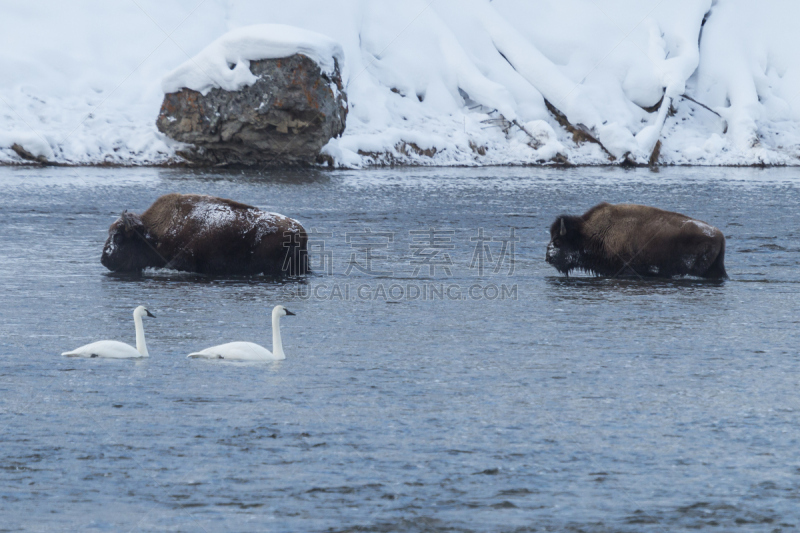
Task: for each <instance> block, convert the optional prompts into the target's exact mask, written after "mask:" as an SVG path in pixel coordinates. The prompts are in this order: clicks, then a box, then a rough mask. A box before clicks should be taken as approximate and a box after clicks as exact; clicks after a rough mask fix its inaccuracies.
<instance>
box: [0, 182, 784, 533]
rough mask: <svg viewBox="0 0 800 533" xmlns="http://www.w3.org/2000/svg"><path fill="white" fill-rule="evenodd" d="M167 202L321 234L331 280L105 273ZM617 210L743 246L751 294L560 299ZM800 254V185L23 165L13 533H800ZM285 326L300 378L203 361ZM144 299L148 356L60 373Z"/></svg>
mask: <svg viewBox="0 0 800 533" xmlns="http://www.w3.org/2000/svg"><path fill="white" fill-rule="evenodd" d="M169 192H182V193H190V192H192V193H204V194H211V195H216V196H222V197H226V198H232V199H235V200H239V201H242V202H245V203H249V204H252V205H256V206H258V207H260V208H263V209H265V210H269V211H275V212H279V213H283V214H286V215H288V216H291V217H294V218H297V219H298V220H300V221H301V222H302V223H303V225H304V226H305V227H306V228H307V229H309V230H311V229H313V230H314V233H313V235H312V239H313V242H312V245H313V246H312V258H311V259H312V264H313V265H314V273H313V274H310V275H308V276H305V277H303V278H297V279H294V278H290V279H271V278H261V277H247V278H209V277H203V276H198V275H193V274H186V273H181V272H174V271H169V270H148V271H146V272H145V273H144V274H143V275H141V276H120V275H114V274H111V273H110V272H108V271H106V269H105V268H104V267H103V266H102V265H101V264H100V253H101V249H102V246H103V243H104V241H105V238H106V235H107V230H108V226H109V224H111V222H113V221H114V220H115V218H116V217H117V216H118V215H119V214H120V212H121V211H122V210H123V209H128V210H131V211H134V212H141V211H143V210H144V209H146V208H147V207H148V206H149V205H150V204H151V203H152V202H153V201H154V200H155V199H156V198H158V197H159V196H160V195H162V194H165V193H169ZM600 201H608V202H634V203H642V204H649V205H655V206H658V207H662V208H664V209H669V210H674V211H679V212H682V213H685V214H688V215H690V216H693V217H695V218H698V219H700V220H704V221H706V222H708V223H710V224H713V225H715V226H717V227H719V228H720V229H721V230H722V231H723V232H724V233H725V235H726V237H727V239H728V241H727V256H726V266H727V271H728V274H729V275H730V279H729V280H727V281H724V282H710V281H705V280H698V279H677V280H653V279H645V280H643V279H630V278H628V279H610V278H594V277H591V276H575V277H569V278H566V277H564V276H561V275H558V273H557V272H556V271H555V270H554V269H553V268H552V267H550V266H549V265H547V264H546V263H545V261H544V254H545V246H546V244H547V240H548V235H547V232H546V230H547V228H548V227H549V225H550V223H551V222H552V221H553V220H554V218H555V217H556V215H558V214H561V213H573V214H580V213H582V212H584V211H585V210H586V209H588V208H589V207H591V206H592V205H594V204H596V203H598V202H600ZM798 237H800V169H792V168H777V169H750V168H724V169H720V168H667V169H663V170H662V171H661V172H659V173H651V172H649V171H647V170H643V169H639V170H623V169H618V168H615V169H605V168H573V169H542V168H480V169H380V170H363V171H337V172H317V171H285V172H273V171H269V172H267V171H264V172H252V173H245V172H200V171H190V170H172V169H147V168H143V169H102V168H96V169H83V168H76V169H68V168H45V169H40V168H9V167H6V168H0V284H1V285H0V287H1V288H2V290H1V291H0V361H2V363H1V366H0V439H1V440H0V442H1V444H0V531H78V530H100V531H208V532H210V531H236V532H242V531H287V532H289V531H330V532H339V531H378V532H381V531H386V532H388V531H420V532H422V531H457V532H461V531H464V532H466V531H476V532H490V531H492V532H494V531H515V532H523V531H576V532H577V531H584V532H611V531H615V532H617V531H619V532H675V531H695V530H703V531H789V530H796V529H797V527H798V526H800V399H799V398H798V397H799V396H800V393H799V392H798V388H799V387H798V384H799V383H800V353H799V352H800V348H798V340H799V336H798V323H800V301H799V300H798V297H797V296H798V289H799V288H800V240H799V239H798ZM504 247H505V248H504ZM278 303H281V304H284V305H285V306H286V307H287V308H289V309H290V310H291V311H293V312H295V313H296V315H297V316H294V317H286V318H284V319H283V320H282V334H283V342H284V349H285V351H286V354H287V358H286V360H284V361H280V362H275V363H268V364H236V363H232V362H225V361H198V360H191V359H187V358H186V354H188V353H190V352H191V351H194V350H197V349H201V348H204V347H208V346H211V345H213V344H219V343H222V342H228V341H233V340H248V341H252V342H258V343H260V344H263V345H265V346H266V347H267V348H271V334H270V323H269V312H270V310H271V308H272V307H273V306H274V305H276V304H278ZM139 304H143V305H146V306H148V308H149V309H150V310H151V311H152V312H153V314H155V315H156V316H157V318H155V319H145V324H144V327H145V331H146V335H147V342H148V348H149V351H150V355H151V357H150V358H149V359H147V360H143V361H130V360H123V361H120V360H101V359H72V358H65V357H62V356H60V353H61V352H63V351H66V350H68V349H72V348H75V347H77V346H80V345H82V344H85V343H88V342H92V341H94V340H100V339H117V340H122V341H124V342H128V343H131V344H133V343H134V328H133V321H132V316H131V313H132V310H133V308H134V307H135V306H137V305H139Z"/></svg>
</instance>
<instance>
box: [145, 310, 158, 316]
mask: <svg viewBox="0 0 800 533" xmlns="http://www.w3.org/2000/svg"><path fill="white" fill-rule="evenodd" d="M144 312H145V313H147V316H149V317H153V318H155V317H156V315H154V314H153V313H151V312H150V311H148V310H147V309H145V310H144Z"/></svg>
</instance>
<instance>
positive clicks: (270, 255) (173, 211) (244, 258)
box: [100, 194, 308, 275]
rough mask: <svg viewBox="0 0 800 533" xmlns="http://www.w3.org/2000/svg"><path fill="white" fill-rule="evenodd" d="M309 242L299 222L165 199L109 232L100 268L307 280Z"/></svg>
mask: <svg viewBox="0 0 800 533" xmlns="http://www.w3.org/2000/svg"><path fill="white" fill-rule="evenodd" d="M307 245H308V236H307V235H306V232H305V230H304V229H303V227H302V226H301V225H300V223H299V222H297V221H296V220H293V219H291V218H287V217H285V216H283V215H278V214H275V213H267V212H265V211H261V210H259V209H257V208H255V207H252V206H249V205H245V204H241V203H239V202H234V201H233V200H226V199H224V198H216V197H213V196H204V195H198V194H166V195H164V196H162V197H160V198H159V199H158V200H156V201H155V202H154V203H153V205H151V206H150V207H149V208H148V209H147V211H145V212H144V213H142V214H141V215H136V214H134V213H128V212H127V211H126V212H124V213H122V216H120V218H118V219H117V220H116V221H115V222H114V223H113V224H111V227H110V228H109V229H108V240H107V241H106V244H105V246H104V247H103V255H102V258H101V260H100V261H101V262H102V263H103V265H104V266H105V267H106V268H108V269H109V270H112V271H114V272H135V271H140V270H142V269H144V268H147V267H165V268H171V269H175V270H185V271H189V272H199V273H202V274H212V275H213V274H259V273H266V274H270V275H281V274H303V273H305V272H306V271H307V257H306V253H307Z"/></svg>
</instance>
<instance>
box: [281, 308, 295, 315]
mask: <svg viewBox="0 0 800 533" xmlns="http://www.w3.org/2000/svg"><path fill="white" fill-rule="evenodd" d="M283 310H284V311H286V315H287V316H297V315H296V314H294V313H292V312H291V311H289V310H288V309H286V308H285V307H284V308H283Z"/></svg>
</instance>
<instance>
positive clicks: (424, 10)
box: [0, 0, 800, 167]
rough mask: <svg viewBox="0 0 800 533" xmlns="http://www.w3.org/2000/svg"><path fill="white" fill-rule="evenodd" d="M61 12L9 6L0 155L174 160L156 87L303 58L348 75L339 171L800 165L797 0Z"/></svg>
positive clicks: (470, 1) (262, 5)
mask: <svg viewBox="0 0 800 533" xmlns="http://www.w3.org/2000/svg"><path fill="white" fill-rule="evenodd" d="M28 4H30V5H28ZM68 4H69V5H67V4H66V3H63V2H56V1H55V0H42V1H41V2H36V3H35V6H34V5H33V4H31V3H23V2H18V3H10V4H9V5H7V6H5V7H4V17H3V18H2V19H0V36H2V37H0V39H2V40H4V42H2V44H3V46H2V47H0V69H2V71H3V72H4V73H6V75H5V76H3V77H2V78H0V106H2V107H3V112H2V117H3V121H2V124H0V161H5V162H16V161H20V159H19V156H18V155H17V154H16V153H15V152H14V151H12V150H11V149H10V147H11V146H12V145H13V144H18V145H20V146H21V147H22V148H23V149H24V150H26V151H27V152H29V153H30V154H32V155H34V156H43V157H46V158H47V159H49V160H53V161H58V162H65V163H75V164H85V163H100V162H108V163H119V164H152V163H163V162H168V161H170V160H172V159H173V158H175V150H176V148H177V147H176V145H175V143H173V142H171V141H170V140H169V139H166V138H165V137H163V136H161V135H160V134H159V133H158V132H157V130H156V128H155V125H154V122H155V118H156V116H157V114H158V109H159V107H160V104H161V100H162V98H163V93H164V91H174V90H177V89H179V88H180V87H182V86H187V87H191V88H194V89H196V90H200V91H207V90H209V89H210V88H211V87H213V86H219V87H223V88H225V89H236V88H239V87H241V86H242V85H243V84H246V83H251V82H252V81H253V80H252V74H251V73H250V72H249V70H248V65H249V61H250V60H253V59H260V58H266V57H279V56H285V55H291V54H293V53H295V52H300V53H303V54H305V55H308V56H309V57H311V58H312V59H314V60H315V61H317V63H319V64H320V66H321V68H323V69H326V70H327V69H330V68H332V58H334V57H335V58H337V59H338V60H339V62H340V66H341V68H342V76H343V80H344V83H345V86H346V90H347V92H348V99H349V103H350V113H349V116H348V124H347V129H346V131H345V133H344V135H343V136H342V137H341V138H339V139H334V140H332V141H331V142H330V143H329V144H328V145H327V146H326V147H325V149H324V151H325V152H326V153H328V154H329V155H330V156H331V157H332V158H333V159H334V161H335V162H336V164H337V165H339V166H348V167H363V166H366V165H370V164H385V163H408V164H438V165H481V164H531V163H541V162H545V163H546V162H549V161H551V160H554V159H556V160H563V159H565V158H566V159H567V160H569V161H570V162H572V163H576V164H606V163H608V162H609V161H610V159H611V158H612V157H613V158H614V160H615V161H616V162H619V161H622V160H625V159H628V160H632V161H636V162H639V163H646V162H647V161H648V160H649V158H650V156H651V154H652V152H653V149H654V148H655V147H656V145H657V143H658V142H659V141H660V142H661V144H660V145H659V146H660V161H661V162H662V163H667V164H671V163H674V164H702V165H724V164H763V163H769V164H792V165H794V164H798V163H800V158H799V156H800V127H799V125H800V100H798V96H800V34H798V33H797V32H795V31H794V28H793V23H794V21H796V20H799V19H800V18H799V16H800V5H797V4H796V3H793V2H791V1H790V0H765V1H764V2H751V1H748V0H673V1H671V2H649V3H647V2H637V1H636V0H493V1H491V2H490V1H488V0H436V1H435V2H431V1H430V0H405V1H403V2H386V1H382V0H338V1H337V2H329V1H325V0H296V1H294V2H279V1H277V0H225V1H222V0H216V1H211V0H209V1H207V2H202V3H198V2H196V1H195V0H174V1H173V2H166V3H165V2H159V1H157V0H138V1H137V2H131V3H122V4H119V3H108V2H102V1H101V0H76V1H74V2H70V3H68ZM287 26H292V27H293V28H288V27H287ZM337 43H338V44H337ZM231 66H232V67H233V68H231ZM162 80H163V84H162ZM687 97H688V98H687ZM696 102H699V103H696ZM701 104H702V105H701ZM576 139H577V140H578V141H580V142H576V141H575V140H576ZM587 140H589V141H597V142H585V141H587Z"/></svg>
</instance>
